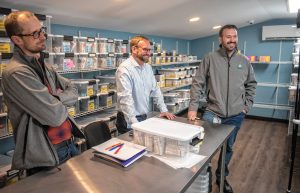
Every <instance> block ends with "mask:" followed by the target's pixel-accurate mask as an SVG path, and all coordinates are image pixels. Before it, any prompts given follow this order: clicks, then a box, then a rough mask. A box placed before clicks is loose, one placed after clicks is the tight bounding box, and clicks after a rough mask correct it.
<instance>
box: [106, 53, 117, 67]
mask: <svg viewBox="0 0 300 193" xmlns="http://www.w3.org/2000/svg"><path fill="white" fill-rule="evenodd" d="M107 68H116V57H115V54H113V53H109V54H108V56H107Z"/></svg>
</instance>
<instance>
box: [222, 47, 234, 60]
mask: <svg viewBox="0 0 300 193" xmlns="http://www.w3.org/2000/svg"><path fill="white" fill-rule="evenodd" d="M219 53H220V54H221V55H222V56H223V57H226V58H227V57H228V55H227V52H226V49H225V48H223V47H221V48H220V49H219ZM237 53H238V50H237V48H235V50H234V51H233V54H232V56H231V57H233V56H234V55H236V54H237Z"/></svg>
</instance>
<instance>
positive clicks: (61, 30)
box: [51, 24, 190, 54]
mask: <svg viewBox="0 0 300 193" xmlns="http://www.w3.org/2000/svg"><path fill="white" fill-rule="evenodd" d="M79 31H80V33H81V36H85V37H98V34H99V36H100V37H105V38H113V39H124V40H125V39H129V38H130V37H133V36H135V35H140V34H134V33H128V32H120V31H111V30H103V29H95V28H84V27H75V26H67V25H59V24H52V25H51V33H52V34H56V35H71V36H78V32H79ZM145 36H146V37H148V38H149V39H150V40H151V41H153V42H156V43H159V44H161V42H162V49H163V50H166V51H167V52H172V51H173V50H176V42H178V53H179V54H187V53H188V51H189V52H190V49H189V50H188V43H190V41H189V40H184V39H177V38H168V37H160V36H150V35H149V36H148V35H145Z"/></svg>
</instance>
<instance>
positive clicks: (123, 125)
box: [116, 112, 147, 134]
mask: <svg viewBox="0 0 300 193" xmlns="http://www.w3.org/2000/svg"><path fill="white" fill-rule="evenodd" d="M136 118H137V120H138V121H139V122H141V121H144V120H146V119H147V115H146V114H144V115H138V116H136ZM116 127H117V130H118V133H119V134H123V133H126V132H128V131H130V130H132V129H131V128H127V122H126V120H125V117H124V114H123V113H122V112H118V113H117V121H116Z"/></svg>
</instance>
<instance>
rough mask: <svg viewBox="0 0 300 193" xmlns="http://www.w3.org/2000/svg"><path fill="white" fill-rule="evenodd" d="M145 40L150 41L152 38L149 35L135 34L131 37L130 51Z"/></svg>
mask: <svg viewBox="0 0 300 193" xmlns="http://www.w3.org/2000/svg"><path fill="white" fill-rule="evenodd" d="M143 40H146V41H148V42H150V40H149V39H148V38H147V37H145V36H141V35H138V36H134V37H133V38H131V39H130V51H131V49H132V47H134V46H137V45H138V43H139V42H140V41H143Z"/></svg>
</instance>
